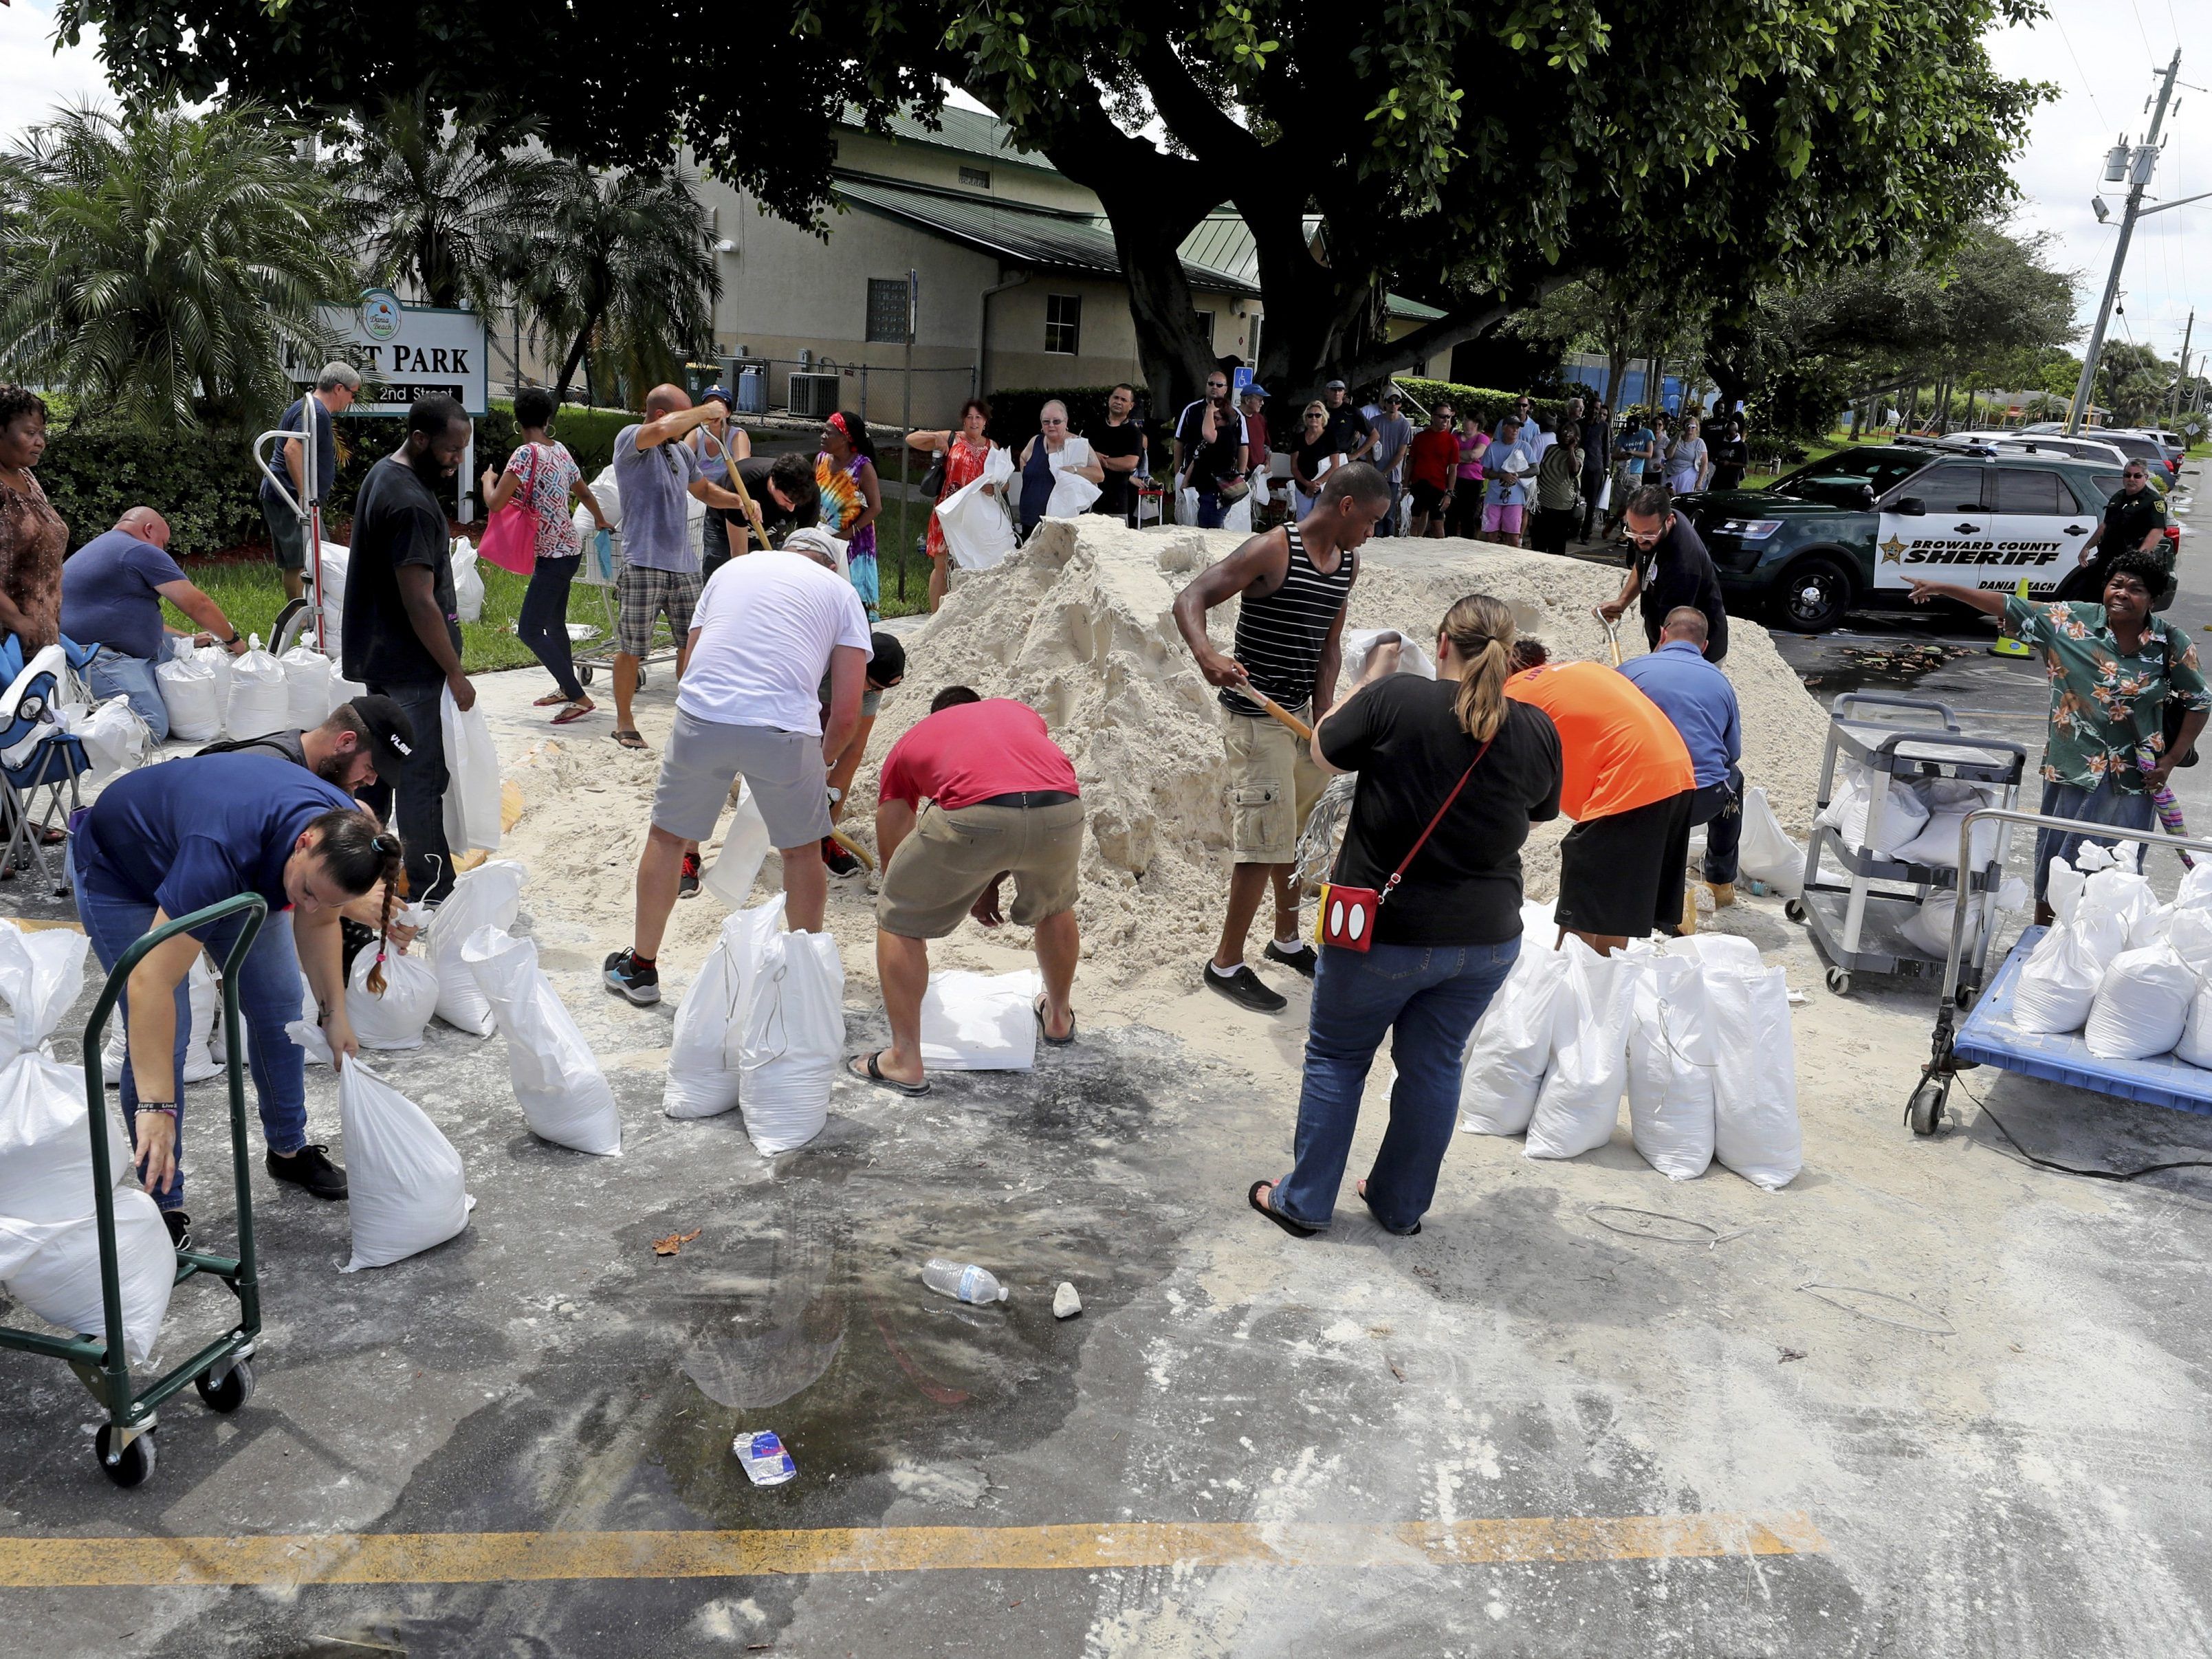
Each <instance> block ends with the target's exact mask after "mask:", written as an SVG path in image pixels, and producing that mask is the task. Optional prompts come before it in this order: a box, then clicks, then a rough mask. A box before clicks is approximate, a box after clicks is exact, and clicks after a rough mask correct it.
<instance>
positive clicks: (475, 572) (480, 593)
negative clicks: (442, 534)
mask: <svg viewBox="0 0 2212 1659" xmlns="http://www.w3.org/2000/svg"><path fill="white" fill-rule="evenodd" d="M593 528H595V529H596V528H597V526H593ZM447 559H448V561H449V562H451V564H452V566H453V616H454V617H455V619H456V620H458V621H460V622H465V623H472V622H482V621H483V606H484V579H483V571H481V570H479V569H477V544H475V543H474V542H472V541H471V540H470V539H469V538H467V537H466V536H456V537H454V538H453V546H452V547H451V548H450V549H448V550H447Z"/></svg>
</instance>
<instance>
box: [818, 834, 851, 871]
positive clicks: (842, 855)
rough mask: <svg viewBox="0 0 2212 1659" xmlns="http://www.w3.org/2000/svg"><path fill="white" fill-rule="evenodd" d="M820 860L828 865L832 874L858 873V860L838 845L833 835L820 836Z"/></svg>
mask: <svg viewBox="0 0 2212 1659" xmlns="http://www.w3.org/2000/svg"><path fill="white" fill-rule="evenodd" d="M822 862H823V864H824V865H826V866H829V873H830V874H831V875H833V876H838V877H844V876H857V875H859V874H860V860H858V859H856V858H854V856H853V855H852V854H850V853H848V852H847V851H846V850H845V849H844V848H842V847H841V846H839V845H838V844H837V838H836V836H823V837H822Z"/></svg>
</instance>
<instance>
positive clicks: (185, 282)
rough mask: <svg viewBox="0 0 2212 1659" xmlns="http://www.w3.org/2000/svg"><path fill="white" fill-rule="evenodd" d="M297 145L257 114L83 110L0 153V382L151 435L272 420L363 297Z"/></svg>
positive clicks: (244, 110)
mask: <svg viewBox="0 0 2212 1659" xmlns="http://www.w3.org/2000/svg"><path fill="white" fill-rule="evenodd" d="M300 142H301V134H299V133H298V132H296V131H291V130H289V129H287V128H285V127H283V126H281V125H275V124H273V123H272V122H271V121H270V119H269V117H268V112H266V111H265V110H261V109H258V108H255V107H252V106H244V107H236V108H232V109H228V110H216V111H212V112H208V113H205V114H192V113H188V112H180V111H178V110H174V109H160V108H156V109H140V108H134V109H132V110H131V111H130V112H126V113H116V112H108V111H104V110H98V109H93V108H75V109H69V110H64V111H62V112H59V113H58V114H57V115H56V117H55V118H53V119H52V121H51V122H48V123H47V124H46V125H42V126H40V127H36V128H33V130H32V131H31V132H30V133H29V134H28V135H27V136H26V137H23V138H22V139H21V140H20V141H18V142H17V143H15V145H14V146H13V147H12V148H10V149H8V150H7V151H5V152H4V153H0V378H4V379H17V380H33V381H36V382H43V383H46V384H51V385H55V386H62V387H64V388H65V389H66V390H68V391H69V392H70V393H72V394H73V395H74V396H75V397H76V398H77V399H78V401H79V403H80V404H81V406H82V412H84V413H86V414H88V415H92V416H112V417H116V418H118V419H122V420H125V421H128V422H131V423H134V424H137V425H141V426H149V427H157V428H160V427H169V426H178V427H186V428H190V427H195V426H197V425H199V424H201V423H202V422H203V421H204V420H208V419H217V420H231V419H236V418H239V417H240V416H248V415H257V414H266V413H269V412H270V411H272V410H276V409H277V408H280V407H282V405H283V402H284V400H285V399H286V398H289V397H290V396H291V395H292V386H291V383H290V381H289V378H288V376H287V374H286V373H285V368H284V364H285V360H286V358H287V356H295V357H297V358H299V359H301V360H304V361H308V362H319V361H320V360H321V359H322V358H323V357H324V356H327V355H328V354H329V350H330V349H331V343H332V342H331V337H330V334H329V331H328V330H327V329H326V328H325V326H324V325H323V324H322V323H321V321H320V320H319V317H318V315H317V311H318V307H321V306H323V305H325V304H329V303H331V302H334V301H343V300H345V299H346V298H348V297H349V296H350V295H352V294H353V293H354V292H355V291H356V288H357V287H358V283H357V280H356V275H355V272H354V270H353V267H352V264H351V261H350V258H349V256H348V253H347V250H346V239H345V237H344V234H343V231H342V228H341V215H340V212H339V208H338V202H337V195H336V193H335V191H333V190H332V189H331V185H329V183H328V182H327V181H326V180H325V179H324V178H323V177H322V176H321V175H320V174H319V173H316V172H314V171H313V169H312V168H307V167H301V165H300V164H299V159H298V149H299V145H300Z"/></svg>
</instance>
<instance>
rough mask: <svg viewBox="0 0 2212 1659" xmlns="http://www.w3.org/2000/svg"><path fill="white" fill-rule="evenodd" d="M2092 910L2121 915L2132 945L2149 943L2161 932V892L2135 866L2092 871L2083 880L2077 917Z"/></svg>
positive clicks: (2122, 923)
mask: <svg viewBox="0 0 2212 1659" xmlns="http://www.w3.org/2000/svg"><path fill="white" fill-rule="evenodd" d="M2092 912H2095V913H2097V914H2100V915H2109V916H2116V917H2118V919H2119V921H2120V925H2121V927H2122V928H2123V929H2124V931H2125V934H2126V939H2127V945H2128V947H2129V948H2130V949H2133V948H2135V947H2137V946H2140V945H2148V944H2150V943H2152V941H2153V940H2154V939H2155V938H2156V937H2157V935H2158V931H2159V927H2160V915H2159V903H2158V895H2157V894H2155V893H2154V892H2153V891H2151V886H2150V878H2148V876H2141V875H2137V874H2136V872H2134V871H2133V870H2123V869H2117V868H2115V869H2106V870H2098V871H2095V872H2092V873H2091V875H2090V877H2089V879H2088V880H2087V881H2086V882H2084V883H2083V884H2082V886H2081V908H2080V911H2079V912H2078V913H2077V915H2076V917H2075V920H2076V921H2079V920H2080V917H2081V915H2087V914H2090V913H2092ZM2114 954H2116V955H2117V954H2118V952H2115V953H2114Z"/></svg>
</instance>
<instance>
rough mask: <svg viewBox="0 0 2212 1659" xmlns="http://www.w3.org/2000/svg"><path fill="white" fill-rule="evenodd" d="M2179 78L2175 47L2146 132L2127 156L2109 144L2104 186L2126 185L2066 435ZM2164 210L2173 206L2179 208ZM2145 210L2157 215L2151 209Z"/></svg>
mask: <svg viewBox="0 0 2212 1659" xmlns="http://www.w3.org/2000/svg"><path fill="white" fill-rule="evenodd" d="M2180 76H2181V48H2180V47H2179V46H2176V47H2175V48H2174V49H2173V56H2172V58H2171V59H2170V60H2169V61H2168V62H2167V64H2166V73H2165V75H2164V76H2162V77H2160V81H2159V85H2158V108H2157V109H2156V111H2155V112H2154V113H2153V114H2152V116H2151V118H2150V131H2148V132H2147V133H2145V134H2144V135H2143V141H2142V143H2140V144H2138V145H2136V147H2135V149H2133V150H2132V151H2130V150H2129V149H2127V147H2126V146H2125V145H2124V144H2120V145H2115V146H2114V147H2113V149H2112V152H2111V154H2110V155H2108V156H2107V157H2106V163H2105V179H2106V183H2108V184H2118V182H2119V181H2120V180H2121V179H2126V180H2127V181H2128V201H2127V209H2126V210H2125V212H2124V213H2123V214H2122V215H2121V216H2120V240H2119V241H2118V243H2117V244H2116V245H2115V246H2113V248H2112V275H2110V276H2107V277H2106V279H2105V297H2104V300H2103V301H2102V302H2101V303H2100V305H2099V306H2098V307H2097V323H2096V326H2095V327H2093V328H2092V329H2091V330H2090V331H2089V348H2088V349H2087V351H2086V352H2085V353H2084V354H2083V355H2082V359H2081V383H2080V384H2079V385H2078V386H2075V388H2074V406H2073V408H2072V409H2071V410H2069V411H2068V413H2067V416H2066V430H2067V433H2068V434H2069V435H2072V434H2075V433H2077V432H2079V431H2080V430H2081V417H2082V416H2085V415H2086V414H2087V413H2088V411H2089V397H2090V393H2091V392H2092V391H2093V389H2094V387H2095V386H2096V382H2097V359H2098V357H2099V356H2100V355H2101V354H2102V353H2103V351H2104V349H2105V328H2106V325H2107V324H2108V323H2110V322H2111V321H2112V306H2113V303H2114V302H2115V301H2118V298H2119V297H2120V271H2121V269H2122V267H2124V265H2125V264H2127V262H2128V244H2129V243H2130V241H2132V240H2135V234H2136V220H2138V219H2140V218H2142V216H2143V205H2142V198H2143V191H2145V190H2146V189H2147V188H2148V186H2149V185H2150V175H2151V172H2152V169H2154V167H2157V165H2158V135H2159V131H2160V128H2162V127H2164V126H2165V125H2166V106H2167V105H2168V104H2169V103H2171V102H2172V100H2173V83H2174V82H2175V81H2177V80H2179V78H2180ZM2116 169H2117V170H2116ZM2097 205H2098V210H2099V215H2098V216H2099V217H2100V218H2101V217H2102V216H2103V207H2104V204H2103V203H2102V202H2101V201H2100V203H2099V204H2097ZM2166 205H2168V206H2172V207H2179V205H2180V204H2179V202H2174V203H2169V204H2166ZM2151 211H2152V212H2154V213H2155V212H2157V211H2159V210H2158V209H2156V208H2153V209H2152V210H2151Z"/></svg>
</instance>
